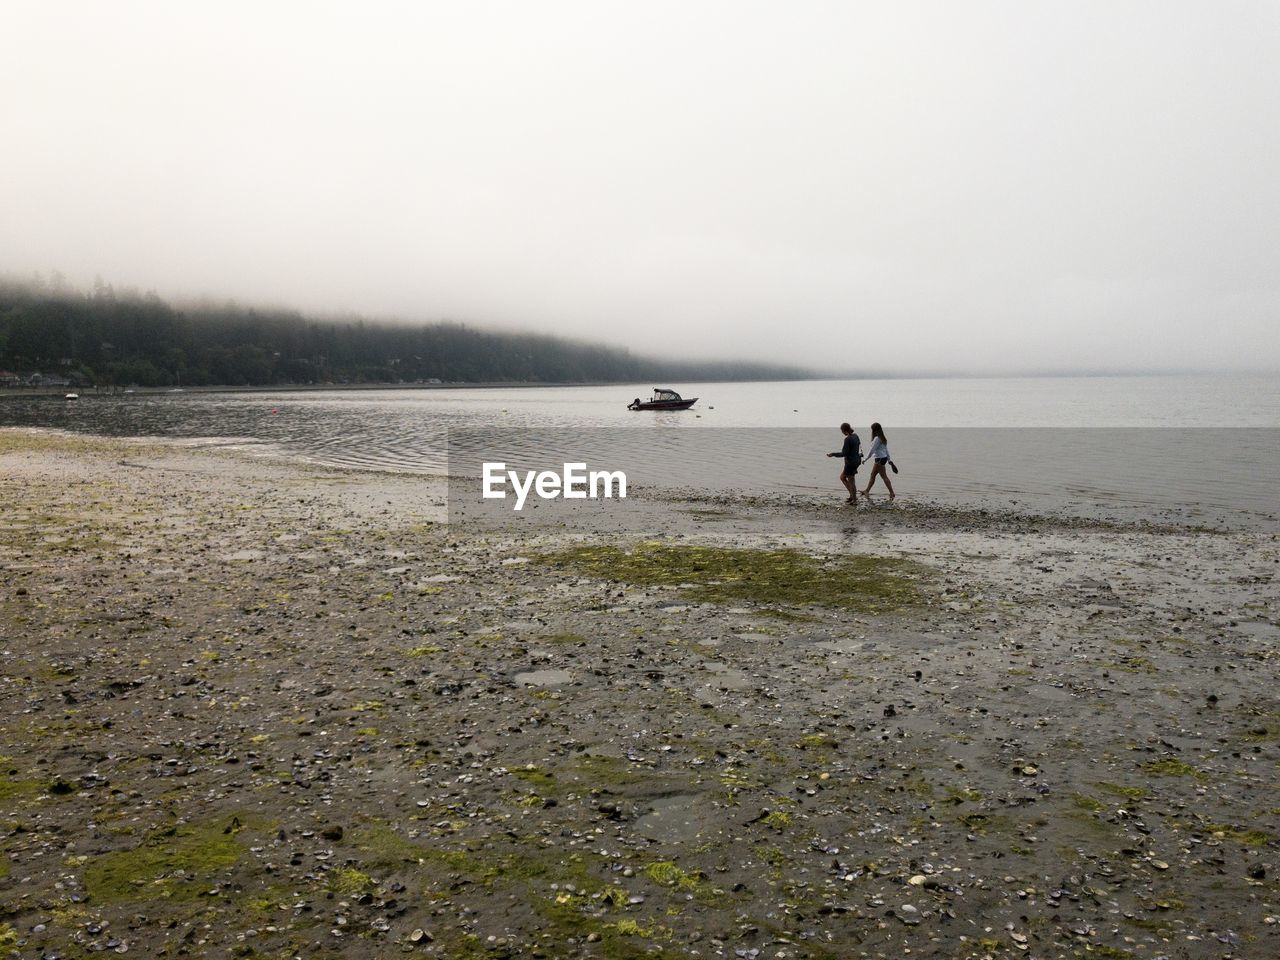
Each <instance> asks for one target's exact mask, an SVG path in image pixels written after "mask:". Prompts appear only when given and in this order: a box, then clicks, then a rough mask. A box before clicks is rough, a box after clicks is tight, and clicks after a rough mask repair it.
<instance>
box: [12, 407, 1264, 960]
mask: <svg viewBox="0 0 1280 960" xmlns="http://www.w3.org/2000/svg"><path fill="white" fill-rule="evenodd" d="M445 493H446V491H445V485H444V483H443V482H442V481H439V480H432V479H430V478H423V477H404V476H396V475H389V474H366V473H360V472H344V471H332V470H325V469H320V468H315V467H299V466H294V465H289V464H285V463H281V462H279V461H272V460H258V459H251V458H248V457H246V456H244V455H243V454H236V453H234V452H230V451H226V450H222V451H217V450H214V451H210V450H202V449H195V448H190V447H181V446H174V445H158V444H150V443H141V442H126V441H115V440H112V441H100V440H89V439H82V438H67V437H60V436H56V435H52V434H39V433H33V432H24V431H17V430H0V503H3V512H2V514H0V565H2V566H3V570H4V574H3V586H2V587H0V662H2V663H3V685H2V686H0V697H2V698H3V700H2V701H0V708H2V709H3V716H4V721H3V723H4V735H3V741H2V742H3V746H2V747H0V754H3V756H4V760H3V763H2V773H3V779H0V851H2V852H3V854H4V856H3V858H0V911H2V912H0V950H4V949H10V950H13V951H16V955H18V956H21V957H32V958H35V957H42V956H60V957H68V958H69V957H77V956H82V955H84V954H87V953H91V952H97V951H100V950H115V951H119V952H126V951H127V952H130V953H134V954H138V955H142V956H241V957H292V956H302V957H339V956H341V957H370V958H372V957H381V956H386V955H394V954H400V953H405V954H421V955H423V956H439V957H466V958H470V957H525V956H533V957H549V958H556V957H578V956H582V957H620V958H627V957H642V956H650V955H654V954H657V953H660V954H661V955H663V956H677V957H784V958H785V957H823V958H826V957H831V958H835V957H840V958H844V957H864V956H865V957H895V958H896V957H901V956H904V955H907V952H908V951H910V955H911V956H919V957H947V958H966V957H975V958H976V957H1004V956H1028V957H1045V958H1049V957H1070V958H1076V957H1113V958H1114V957H1139V958H1156V957H1162V956H1163V957H1188V958H1192V957H1195V958H1198V957H1242V958H1254V957H1257V958H1265V957H1272V956H1275V955H1277V954H1280V930H1278V929H1277V927H1278V926H1280V925H1278V924H1277V922H1276V918H1277V916H1278V915H1280V891H1278V890H1277V871H1280V862H1277V836H1278V835H1280V793H1278V792H1277V789H1276V788H1277V782H1278V781H1280V766H1278V763H1280V688H1278V687H1277V683H1276V680H1277V654H1276V651H1277V649H1278V647H1277V644H1278V642H1280V628H1278V627H1277V623H1280V600H1278V599H1277V597H1278V594H1277V590H1276V584H1275V577H1276V574H1277V572H1278V571H1280V566H1278V564H1280V542H1278V541H1277V539H1276V538H1275V537H1273V536H1269V535H1265V534H1258V533H1249V532H1239V531H1233V532H1214V531H1205V530H1193V529H1188V530H1179V529H1177V528H1170V527H1148V528H1142V527H1132V528H1117V527H1115V526H1105V525H1097V524H1090V523H1088V522H1082V521H1058V520H1054V519H1053V518H1045V517H1039V518H1026V517H1018V516H1014V515H1008V514H1001V515H993V514H989V513H988V514H984V513H981V512H977V511H975V512H966V511H960V510H955V509H945V510H944V509H941V508H934V507H930V506H928V505H920V504H914V505H913V504H910V503H907V502H904V501H900V502H899V503H898V504H895V505H893V506H892V507H889V506H887V505H886V504H884V503H883V502H881V501H877V502H876V503H875V505H874V506H872V507H867V508H860V509H859V510H858V511H852V512H850V511H848V510H847V508H845V507H844V505H843V504H842V503H841V502H840V501H839V499H838V498H837V497H835V495H834V493H833V498H832V502H831V504H830V505H829V506H828V505H826V504H815V503H812V502H805V501H800V500H794V499H793V500H778V501H742V500H737V499H734V498H727V497H722V498H718V499H715V500H687V501H678V502H669V501H663V502H653V503H644V502H641V503H640V504H639V507H638V509H637V510H636V511H635V512H634V513H632V514H630V515H629V517H630V519H629V521H628V522H629V523H630V524H631V526H630V527H628V528H626V529H614V530H610V531H608V533H607V534H604V533H601V532H600V531H599V528H598V527H597V526H596V525H594V524H588V523H585V522H584V523H580V524H575V523H573V522H566V523H558V524H544V525H541V526H534V525H530V527H529V529H519V528H516V529H513V528H512V527H511V526H510V525H505V526H504V525H494V524H485V523H482V522H479V521H477V522H476V523H475V524H472V525H468V524H465V523H464V524H452V525H450V524H446V523H444V520H445V519H446V515H445V509H444V507H445ZM654 541H658V543H654ZM637 558H639V559H637ZM645 558H649V559H653V558H657V559H661V560H662V561H663V563H664V564H666V567H665V569H669V570H673V571H675V574H673V576H671V577H664V576H659V575H654V574H652V573H651V572H650V569H651V568H650V567H648V566H646V565H645V563H644V562H640V561H642V560H644V559H645Z"/></svg>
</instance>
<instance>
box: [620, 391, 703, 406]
mask: <svg viewBox="0 0 1280 960" xmlns="http://www.w3.org/2000/svg"><path fill="white" fill-rule="evenodd" d="M697 402H698V398H697V397H693V398H691V399H689V400H686V399H684V397H682V396H680V394H678V393H676V392H675V391H674V390H667V389H666V388H664V387H654V388H653V397H652V398H651V399H649V400H641V399H640V398H639V397H636V398H635V399H634V400H632V401H631V402H630V403H628V404H627V409H628V410H688V409H689V408H690V407H692V406H693V405H694V404H695V403H697Z"/></svg>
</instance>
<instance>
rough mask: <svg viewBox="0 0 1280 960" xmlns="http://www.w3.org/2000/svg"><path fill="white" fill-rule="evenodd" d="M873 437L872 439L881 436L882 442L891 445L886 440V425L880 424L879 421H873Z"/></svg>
mask: <svg viewBox="0 0 1280 960" xmlns="http://www.w3.org/2000/svg"><path fill="white" fill-rule="evenodd" d="M871 437H872V439H874V438H876V437H879V438H880V442H881V443H883V444H884V445H885V446H888V445H889V441H888V440H886V439H885V436H884V427H882V426H880V424H878V423H873V424H872V425H871Z"/></svg>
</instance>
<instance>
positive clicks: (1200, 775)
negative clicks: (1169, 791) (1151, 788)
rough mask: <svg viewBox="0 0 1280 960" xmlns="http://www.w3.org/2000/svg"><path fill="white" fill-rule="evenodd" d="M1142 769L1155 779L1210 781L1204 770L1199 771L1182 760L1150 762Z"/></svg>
mask: <svg viewBox="0 0 1280 960" xmlns="http://www.w3.org/2000/svg"><path fill="white" fill-rule="evenodd" d="M1142 769H1143V770H1144V771H1145V772H1147V773H1149V774H1151V775H1152V776H1153V777H1193V778H1195V779H1196V780H1208V779H1209V775H1208V774H1207V773H1205V772H1204V771H1203V770H1197V769H1196V768H1195V767H1193V766H1191V764H1189V763H1186V762H1184V761H1182V760H1173V759H1166V760H1148V761H1147V762H1146V763H1144V764H1143V765H1142Z"/></svg>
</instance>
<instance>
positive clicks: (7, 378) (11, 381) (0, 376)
mask: <svg viewBox="0 0 1280 960" xmlns="http://www.w3.org/2000/svg"><path fill="white" fill-rule="evenodd" d="M21 380H22V378H21V377H19V376H18V375H17V374H16V373H14V372H13V371H12V370H0V387H16V386H17V385H18V383H19V382H20V381H21Z"/></svg>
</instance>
